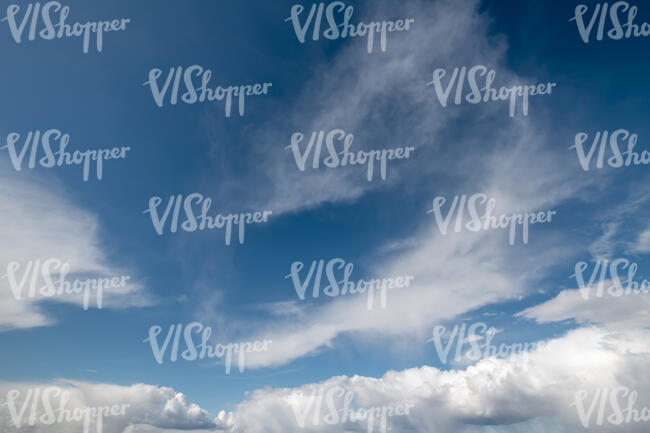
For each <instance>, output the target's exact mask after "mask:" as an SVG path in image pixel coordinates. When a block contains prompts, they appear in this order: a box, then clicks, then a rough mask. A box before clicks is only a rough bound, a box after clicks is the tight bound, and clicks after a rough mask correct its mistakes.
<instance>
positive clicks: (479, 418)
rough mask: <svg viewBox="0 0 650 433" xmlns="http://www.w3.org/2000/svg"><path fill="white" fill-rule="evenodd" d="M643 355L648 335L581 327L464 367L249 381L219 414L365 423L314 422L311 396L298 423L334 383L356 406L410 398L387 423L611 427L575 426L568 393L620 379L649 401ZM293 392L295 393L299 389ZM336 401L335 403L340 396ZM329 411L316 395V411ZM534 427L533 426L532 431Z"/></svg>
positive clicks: (288, 426)
mask: <svg viewBox="0 0 650 433" xmlns="http://www.w3.org/2000/svg"><path fill="white" fill-rule="evenodd" d="M649 361H650V339H649V337H648V335H647V334H644V333H641V332H627V333H625V334H621V333H611V332H609V331H606V330H604V329H601V328H588V329H579V330H575V331H572V332H570V333H569V334H568V335H566V336H564V337H562V338H558V339H556V340H552V341H550V342H549V344H548V349H547V350H544V351H538V352H534V353H531V354H528V356H523V355H521V354H520V355H513V356H511V357H509V358H507V359H496V358H487V359H484V360H482V361H480V362H479V363H477V364H476V365H474V366H470V367H468V368H467V369H465V370H452V371H440V370H438V369H436V368H433V367H427V366H424V367H421V368H413V369H408V370H404V371H401V372H396V371H389V372H387V373H386V374H385V375H384V376H383V377H381V378H378V379H374V378H368V377H360V376H353V377H347V376H340V377H334V378H331V379H328V380H326V381H324V382H322V383H318V384H306V385H303V386H301V387H298V388H282V389H269V388H267V389H260V390H256V391H255V392H253V393H252V394H251V395H250V398H249V399H248V400H247V401H244V402H242V403H241V404H239V405H238V406H237V408H236V409H235V410H234V411H233V412H231V413H229V414H227V415H226V414H222V416H221V418H222V419H221V420H218V422H219V423H220V426H222V427H228V428H230V429H231V431H232V432H236V433H257V432H266V433H274V432H283V433H292V432H304V433H308V432H343V431H363V430H364V429H365V423H357V424H355V423H351V422H349V423H346V424H340V425H333V426H327V425H325V424H324V423H323V422H322V421H323V419H322V418H320V420H321V422H320V424H318V425H317V426H314V425H313V424H312V422H311V420H312V415H313V410H314V408H315V407H316V406H315V405H312V408H311V409H309V410H308V412H307V413H308V418H307V419H308V420H309V422H308V423H307V425H306V426H305V428H300V427H299V425H298V422H297V418H296V414H295V412H294V409H295V410H299V411H302V410H306V408H307V405H308V404H309V398H308V397H309V396H310V395H312V393H313V392H314V391H317V390H318V389H319V388H320V387H323V388H324V389H330V388H331V387H335V386H340V387H343V388H344V389H345V390H349V391H351V392H352V393H353V396H354V404H355V405H356V407H357V408H368V407H374V406H385V405H390V404H395V403H399V402H401V401H405V400H407V401H411V402H413V403H414V407H413V409H412V411H411V414H410V415H409V416H402V417H392V418H389V422H390V429H389V430H388V431H426V432H436V433H447V432H462V433H469V432H478V431H481V432H488V431H493V432H517V431H522V432H523V431H561V432H563V431H567V432H568V431H578V430H580V431H603V432H610V431H611V432H614V431H620V430H617V429H616V428H620V427H616V428H615V427H613V426H610V427H605V428H603V429H602V430H598V429H593V428H592V429H583V428H582V425H581V424H580V421H579V418H578V415H577V412H576V409H575V408H574V407H572V406H570V404H571V403H572V402H573V401H574V398H575V393H576V392H577V391H579V390H586V391H593V390H596V389H599V388H601V387H609V388H612V387H616V386H626V387H629V388H630V389H634V390H637V391H638V393H639V400H638V401H637V406H636V407H637V408H640V407H648V406H650V381H649V379H648V377H647V375H645V374H644V368H642V366H644V365H645V366H647V364H648V362H649ZM298 392H302V393H303V397H302V398H298V394H297V393H298ZM335 402H336V407H337V408H339V409H340V408H341V407H342V402H341V400H340V399H339V400H335ZM299 413H300V412H299ZM327 413H328V408H327V406H326V403H325V402H324V403H323V406H322V413H321V414H320V416H321V417H322V416H325V415H326V414H327ZM607 413H611V411H608V412H607ZM533 426H536V427H537V429H535V430H532V429H531V427H533ZM527 429H528V430H527ZM624 429H625V431H626V432H639V433H640V432H644V431H647V430H646V429H647V425H645V424H644V423H640V424H629V425H625V427H624ZM375 431H379V430H377V429H376V430H375Z"/></svg>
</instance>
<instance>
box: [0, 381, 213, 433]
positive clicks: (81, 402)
mask: <svg viewBox="0 0 650 433" xmlns="http://www.w3.org/2000/svg"><path fill="white" fill-rule="evenodd" d="M52 387H53V388H55V389H58V390H60V391H62V392H65V393H67V396H68V397H69V400H68V401H67V404H66V405H65V406H64V408H65V410H68V411H71V413H74V410H75V409H77V408H78V409H85V408H97V407H112V406H114V405H118V406H119V407H120V410H119V411H116V413H117V414H116V415H109V416H102V430H101V432H103V433H122V432H127V433H128V432H144V431H154V432H162V431H174V430H183V431H188V430H189V431H196V432H201V431H206V430H210V429H214V428H215V423H214V421H213V420H212V419H211V417H210V416H209V415H208V413H207V412H206V411H205V410H203V409H201V408H200V407H199V406H198V405H196V404H194V403H188V402H187V400H186V398H185V396H184V395H183V394H182V393H179V392H176V391H174V390H173V389H171V388H166V387H157V386H153V385H145V384H134V385H131V386H118V385H112V384H105V383H88V382H79V381H69V380H60V381H56V382H53V383H11V382H0V396H1V397H0V399H1V400H2V401H4V402H7V401H8V400H9V399H10V395H9V394H8V393H10V392H13V393H14V395H15V396H16V397H14V398H13V399H12V401H14V406H13V407H15V410H16V411H17V413H20V411H21V409H22V408H23V407H25V408H26V409H25V412H24V415H23V417H18V419H19V420H20V421H21V423H20V428H18V427H16V422H15V421H16V420H14V417H15V416H16V414H14V415H13V416H12V413H11V408H12V406H11V405H9V404H6V403H5V404H4V405H3V406H1V407H0V426H2V429H1V430H2V431H3V432H7V433H22V432H30V433H51V432H58V431H62V430H65V431H82V429H83V424H82V423H81V422H75V421H71V422H63V423H58V422H54V423H49V424H48V423H47V421H46V422H40V421H42V420H43V419H42V418H41V417H42V416H44V415H46V414H47V412H46V410H47V409H46V408H45V406H43V401H48V402H50V404H51V407H52V409H54V410H55V412H54V413H55V417H58V416H59V412H58V411H57V410H58V408H59V406H60V405H61V404H62V403H61V402H62V401H63V400H64V399H65V397H63V394H60V393H57V392H50V393H49V394H44V390H46V389H48V388H52ZM30 389H31V393H30ZM36 390H39V391H38V392H39V398H38V400H37V404H36V405H34V403H33V400H28V399H27V398H28V397H29V396H34V395H35V392H36ZM43 395H49V396H48V397H46V398H44V397H43ZM122 406H123V409H122ZM32 407H34V409H33V410H34V411H35V413H36V418H35V421H34V422H32V423H31V424H32V425H30V422H29V421H30V419H29V416H30V413H31V411H32ZM90 420H91V426H92V429H91V430H90V431H93V432H94V431H95V429H96V427H97V417H94V416H91V417H90ZM101 432H99V433H101Z"/></svg>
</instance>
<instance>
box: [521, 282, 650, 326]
mask: <svg viewBox="0 0 650 433" xmlns="http://www.w3.org/2000/svg"><path fill="white" fill-rule="evenodd" d="M611 286H612V282H611V281H603V282H599V283H598V285H596V286H594V287H593V288H592V289H591V292H590V293H589V294H588V295H587V292H586V289H583V290H584V292H585V293H584V294H581V292H580V290H564V291H562V292H560V293H559V294H558V295H557V296H556V297H555V298H553V299H550V300H548V301H546V302H544V303H542V304H539V305H535V306H534V307H530V308H527V309H526V310H524V311H522V312H521V313H520V315H521V316H524V317H527V318H529V319H534V320H536V321H537V322H539V323H550V322H562V321H564V320H575V321H576V322H577V323H580V324H589V323H598V324H603V325H607V326H608V327H610V328H623V329H630V328H631V329H635V328H643V327H647V326H650V297H649V296H648V294H647V293H646V294H644V293H639V294H635V293H630V294H628V295H625V294H623V295H622V296H614V295H611V294H609V293H608V291H607V290H606V288H608V287H611ZM603 288H604V289H605V290H602V289H603ZM599 291H601V292H602V296H598V292H599ZM585 297H586V299H585Z"/></svg>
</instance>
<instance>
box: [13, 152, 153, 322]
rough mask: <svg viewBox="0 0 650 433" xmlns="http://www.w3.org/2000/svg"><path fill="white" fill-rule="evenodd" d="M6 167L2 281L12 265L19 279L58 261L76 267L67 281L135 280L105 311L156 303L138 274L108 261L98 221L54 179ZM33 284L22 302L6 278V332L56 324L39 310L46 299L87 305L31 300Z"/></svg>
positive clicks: (75, 298)
mask: <svg viewBox="0 0 650 433" xmlns="http://www.w3.org/2000/svg"><path fill="white" fill-rule="evenodd" d="M0 165H1V168H2V170H0V239H2V240H3V242H2V245H1V246H0V276H3V275H5V274H7V266H8V264H9V263H10V262H17V263H18V264H19V265H20V268H19V272H18V277H19V278H22V277H23V275H24V274H23V272H24V271H25V270H26V269H27V266H28V262H30V261H32V262H36V261H37V260H40V261H41V263H42V262H43V261H45V260H47V259H51V258H56V259H59V260H61V261H63V262H67V263H69V264H70V274H69V275H68V277H67V278H66V280H67V281H74V279H77V278H79V279H81V280H85V279H87V278H99V277H103V278H108V277H116V276H121V275H129V276H131V280H129V281H127V284H126V286H125V287H123V288H117V289H105V290H104V305H103V306H104V307H108V308H126V307H129V306H142V305H148V304H150V302H151V301H150V300H149V299H148V298H147V296H146V295H145V294H144V292H143V289H144V288H143V286H142V285H140V284H139V283H138V281H137V276H136V275H134V274H132V271H133V270H129V269H122V268H120V267H118V266H116V265H113V264H111V263H109V261H108V260H107V259H106V256H105V253H104V250H103V248H102V246H101V241H100V233H99V224H98V220H97V217H96V216H94V215H93V214H92V213H90V212H88V211H86V210H84V209H83V208H81V207H80V206H78V205H76V204H74V203H73V202H72V201H71V200H70V199H69V198H68V197H67V196H66V194H65V191H64V190H63V188H62V187H61V186H60V185H59V184H57V183H56V182H55V181H54V180H53V179H49V178H48V179H47V181H46V180H44V179H42V178H38V177H35V176H33V175H32V174H30V173H29V172H20V173H17V172H15V171H13V170H11V169H8V167H6V164H0ZM27 275H29V274H27ZM53 278H55V277H54V276H53ZM36 282H37V285H36V286H35V287H36V288H39V287H41V286H42V285H43V279H42V277H41V276H40V275H37V279H36ZM30 284H31V279H30V280H28V282H27V283H26V287H25V289H24V291H23V293H22V294H21V296H20V298H19V299H16V298H15V296H14V294H13V293H12V290H11V285H10V282H9V279H8V278H7V277H5V278H0V331H2V330H8V329H14V328H31V327H35V326H46V325H51V324H53V323H54V321H55V320H54V318H53V317H51V316H48V315H46V314H45V313H43V312H42V311H41V309H40V308H39V302H42V301H43V300H44V299H48V300H51V301H54V302H66V303H71V304H76V305H79V306H81V305H82V304H83V299H82V295H81V294H70V295H63V296H51V297H48V298H46V297H44V296H42V295H41V294H40V292H39V291H38V290H36V291H35V294H34V295H35V296H34V297H28V296H27V292H28V290H29V285H30ZM94 299H95V298H94V297H92V295H91V300H90V303H89V308H95V307H96V301H95V300H94Z"/></svg>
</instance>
